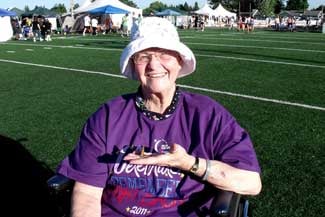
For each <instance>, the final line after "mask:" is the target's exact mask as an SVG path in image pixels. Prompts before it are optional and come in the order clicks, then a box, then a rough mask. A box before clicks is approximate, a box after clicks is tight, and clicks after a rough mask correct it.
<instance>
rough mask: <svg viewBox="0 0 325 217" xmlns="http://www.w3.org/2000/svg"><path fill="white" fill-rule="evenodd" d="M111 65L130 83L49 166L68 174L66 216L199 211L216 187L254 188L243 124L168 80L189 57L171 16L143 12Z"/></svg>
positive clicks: (254, 166)
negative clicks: (132, 84)
mask: <svg viewBox="0 0 325 217" xmlns="http://www.w3.org/2000/svg"><path fill="white" fill-rule="evenodd" d="M120 68H121V72H122V74H123V75H124V76H126V77H127V78H129V79H133V80H136V81H137V82H138V83H139V87H138V89H137V90H136V91H135V92H134V93H129V94H125V95H122V96H117V97H116V98H114V99H111V100H109V101H107V102H106V103H104V104H103V105H102V106H100V108H99V109H98V110H97V111H96V112H95V113H94V114H92V115H91V116H90V117H89V119H88V120H87V121H86V123H85V125H84V127H83V130H82V132H81V135H80V137H79V141H78V142H77V145H76V147H75V149H74V150H73V151H72V152H71V153H70V154H69V155H68V156H67V157H66V158H65V159H64V160H63V161H62V162H61V164H60V165H59V167H58V170H57V172H58V173H59V174H62V175H64V176H67V177H69V178H71V179H73V180H75V185H74V189H73V194H72V209H71V216H72V217H82V216H85V217H94V216H97V217H99V216H102V217H108V216H149V215H150V216H156V217H158V216H159V217H160V216H169V217H176V216H209V207H210V205H211V202H212V200H213V196H214V190H216V189H223V190H227V191H234V192H237V193H240V194H247V195H256V194H258V193H259V192H260V191H261V179H260V167H259V163H258V160H257V157H256V154H255V151H254V147H253V144H252V141H251V139H250V137H249V135H248V133H247V131H246V130H244V129H243V128H242V127H241V126H240V125H239V123H238V122H237V121H236V119H235V118H234V117H233V116H232V115H231V114H230V113H229V112H228V111H227V110H226V109H225V108H224V107H223V106H222V105H220V104H219V103H218V102H216V101H215V100H214V99H212V98H209V97H208V96H204V95H201V94H197V93H191V92H188V91H186V90H183V89H181V88H180V87H179V86H177V82H176V81H177V79H179V78H181V77H184V76H189V75H190V74H192V73H193V72H194V70H195V68H196V59H195V56H194V54H193V52H192V51H191V50H190V49H189V48H188V47H187V46H186V45H185V44H183V43H182V42H181V41H180V39H179V36H178V33H177V30H176V28H175V27H174V26H173V24H172V23H170V22H169V21H168V20H167V19H163V18H158V17H147V18H144V19H143V20H142V22H141V23H140V25H136V28H133V29H132V31H131V42H130V43H129V44H128V45H127V46H126V48H125V49H124V50H123V52H122V55H121V58H120ZM203 73H204V72H203Z"/></svg>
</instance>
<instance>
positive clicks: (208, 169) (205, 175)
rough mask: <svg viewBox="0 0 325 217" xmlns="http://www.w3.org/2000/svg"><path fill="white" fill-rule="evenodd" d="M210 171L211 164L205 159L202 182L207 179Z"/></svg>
mask: <svg viewBox="0 0 325 217" xmlns="http://www.w3.org/2000/svg"><path fill="white" fill-rule="evenodd" d="M210 169H211V162H210V160H209V159H207V160H206V169H205V172H204V175H203V177H202V180H203V181H206V180H207V179H208V176H209V174H210Z"/></svg>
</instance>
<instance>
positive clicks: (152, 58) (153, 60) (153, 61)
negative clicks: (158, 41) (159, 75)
mask: <svg viewBox="0 0 325 217" xmlns="http://www.w3.org/2000/svg"><path fill="white" fill-rule="evenodd" d="M159 65H160V61H159V58H158V57H157V56H156V55H154V54H151V55H150V60H149V62H148V64H147V66H148V67H149V68H151V69H154V68H156V67H157V66H159Z"/></svg>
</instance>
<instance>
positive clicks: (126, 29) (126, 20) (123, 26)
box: [121, 14, 129, 37]
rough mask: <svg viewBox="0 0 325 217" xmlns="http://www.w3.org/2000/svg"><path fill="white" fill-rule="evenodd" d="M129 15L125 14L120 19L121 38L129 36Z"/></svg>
mask: <svg viewBox="0 0 325 217" xmlns="http://www.w3.org/2000/svg"><path fill="white" fill-rule="evenodd" d="M128 24H129V14H125V15H124V16H123V17H122V24H121V36H122V37H124V35H125V36H127V37H128V36H129V27H128Z"/></svg>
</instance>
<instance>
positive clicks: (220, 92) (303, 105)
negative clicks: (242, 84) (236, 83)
mask: <svg viewBox="0 0 325 217" xmlns="http://www.w3.org/2000/svg"><path fill="white" fill-rule="evenodd" d="M178 86H180V87H184V88H188V89H193V90H201V91H205V92H210V93H219V94H224V95H229V96H237V97H242V98H247V99H255V100H259V101H265V102H273V103H276V104H283V105H290V106H296V107H303V108H308V109H314V110H321V111H325V107H320V106H313V105H307V104H302V103H295V102H289V101H284V100H277V99H269V98H264V97H258V96H250V95H246V94H239V93H232V92H227V91H220V90H212V89H207V88H201V87H193V86H188V85H182V84H178Z"/></svg>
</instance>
